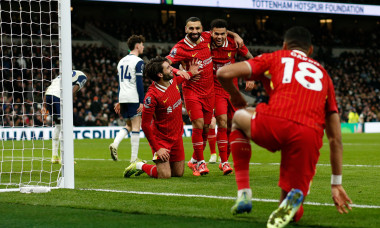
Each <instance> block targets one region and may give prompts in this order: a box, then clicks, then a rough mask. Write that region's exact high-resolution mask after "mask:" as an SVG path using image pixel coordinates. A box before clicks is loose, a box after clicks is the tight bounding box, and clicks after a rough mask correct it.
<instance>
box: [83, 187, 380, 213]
mask: <svg viewBox="0 0 380 228" xmlns="http://www.w3.org/2000/svg"><path fill="white" fill-rule="evenodd" d="M79 190H83V191H97V192H114V193H126V194H137V195H155V196H177V197H188V198H193V197H197V198H208V199H222V200H236V197H230V196H210V195H195V194H179V193H169V192H138V191H122V190H112V189H91V188H80V189H79ZM252 201H256V202H270V203H278V200H275V199H259V198H252ZM304 204H306V205H313V206H329V207H335V205H334V204H332V203H318V202H307V201H306V202H304ZM350 206H351V207H356V208H371V209H380V206H378V205H360V204H351V205H350Z"/></svg>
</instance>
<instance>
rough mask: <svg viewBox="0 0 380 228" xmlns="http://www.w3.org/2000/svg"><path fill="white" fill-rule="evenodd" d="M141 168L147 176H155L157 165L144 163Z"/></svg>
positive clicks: (156, 175)
mask: <svg viewBox="0 0 380 228" xmlns="http://www.w3.org/2000/svg"><path fill="white" fill-rule="evenodd" d="M141 169H142V170H143V171H144V172H145V173H146V174H148V176H150V177H153V178H157V177H158V174H157V166H156V165H149V164H144V165H143V166H142V167H141Z"/></svg>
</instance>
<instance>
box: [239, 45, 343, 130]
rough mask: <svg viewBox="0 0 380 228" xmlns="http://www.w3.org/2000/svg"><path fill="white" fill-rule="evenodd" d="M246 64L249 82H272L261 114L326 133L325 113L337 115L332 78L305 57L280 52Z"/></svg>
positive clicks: (296, 51) (258, 110) (258, 108)
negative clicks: (267, 101) (248, 69)
mask: <svg viewBox="0 0 380 228" xmlns="http://www.w3.org/2000/svg"><path fill="white" fill-rule="evenodd" d="M246 63H247V64H248V66H249V67H250V68H251V75H250V77H249V78H248V80H261V81H265V80H266V79H265V77H266V78H270V86H271V88H272V90H271V92H270V97H269V103H268V104H265V103H261V104H259V105H258V106H257V107H256V111H257V112H258V113H264V114H267V115H271V116H276V117H280V118H284V119H288V120H291V121H294V122H297V123H301V124H304V125H307V126H309V127H312V128H314V129H317V130H319V131H321V132H322V133H323V129H324V128H325V117H326V113H330V112H338V108H337V104H336V99H335V92H334V86H333V83H332V80H331V78H330V76H329V75H328V74H327V72H326V70H325V69H324V68H323V67H322V66H321V65H320V64H319V63H318V62H317V61H315V60H313V59H311V58H308V57H307V56H306V54H305V53H303V52H301V51H298V50H293V51H291V50H281V51H276V52H273V53H268V54H263V55H260V56H258V57H256V58H253V59H250V60H247V61H246ZM267 71H268V72H267ZM266 84H268V83H266Z"/></svg>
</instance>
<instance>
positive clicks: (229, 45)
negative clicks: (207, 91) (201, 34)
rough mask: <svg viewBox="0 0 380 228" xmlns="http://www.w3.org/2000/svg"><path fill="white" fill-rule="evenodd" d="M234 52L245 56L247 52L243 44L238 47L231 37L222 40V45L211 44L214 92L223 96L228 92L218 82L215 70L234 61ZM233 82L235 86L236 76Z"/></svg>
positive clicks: (226, 95) (227, 95)
mask: <svg viewBox="0 0 380 228" xmlns="http://www.w3.org/2000/svg"><path fill="white" fill-rule="evenodd" d="M236 54H239V55H240V56H246V55H247V54H248V48H247V47H246V46H245V45H243V46H242V47H240V48H238V47H237V46H236V43H235V41H234V39H233V38H231V37H228V36H227V38H226V40H225V41H224V44H223V46H221V47H216V46H215V45H211V55H212V61H213V75H214V87H215V93H216V94H219V95H223V96H225V97H229V94H228V93H227V92H226V91H225V90H224V89H223V87H222V85H221V84H220V83H219V81H218V79H217V78H216V71H217V70H218V69H219V68H221V67H223V66H226V65H229V64H233V63H235V61H236V59H235V56H236ZM234 84H235V86H236V87H237V84H238V81H237V78H234Z"/></svg>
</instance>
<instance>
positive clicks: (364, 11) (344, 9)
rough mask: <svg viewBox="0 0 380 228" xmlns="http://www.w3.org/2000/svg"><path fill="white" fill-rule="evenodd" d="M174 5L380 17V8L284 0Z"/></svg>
mask: <svg viewBox="0 0 380 228" xmlns="http://www.w3.org/2000/svg"><path fill="white" fill-rule="evenodd" d="M173 4H174V5H187V6H204V7H223V8H239V9H256V10H274V11H292V12H303V13H328V14H347V15H364V16H380V6H375V5H364V4H348V3H332V2H319V1H318V2H317V1H315V2H314V1H286V0H233V1H232V0H174V1H173Z"/></svg>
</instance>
